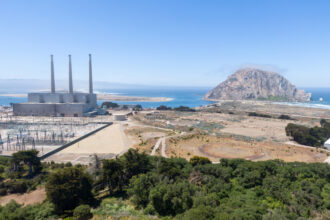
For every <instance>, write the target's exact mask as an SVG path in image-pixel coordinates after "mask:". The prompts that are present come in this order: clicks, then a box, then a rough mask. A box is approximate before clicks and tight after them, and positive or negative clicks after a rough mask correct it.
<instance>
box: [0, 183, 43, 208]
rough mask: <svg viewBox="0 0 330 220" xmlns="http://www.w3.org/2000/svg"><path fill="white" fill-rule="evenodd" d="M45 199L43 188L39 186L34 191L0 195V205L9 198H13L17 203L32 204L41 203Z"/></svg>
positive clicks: (7, 201)
mask: <svg viewBox="0 0 330 220" xmlns="http://www.w3.org/2000/svg"><path fill="white" fill-rule="evenodd" d="M45 199H46V191H45V188H44V187H42V188H39V189H36V190H34V191H31V192H28V193H23V194H10V195H6V196H2V197H0V205H2V206H4V205H6V204H7V203H9V202H10V201H11V200H15V201H16V202H17V203H19V204H24V206H26V205H32V204H36V203H42V202H43V201H44V200H45Z"/></svg>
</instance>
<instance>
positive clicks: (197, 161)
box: [189, 156, 211, 166]
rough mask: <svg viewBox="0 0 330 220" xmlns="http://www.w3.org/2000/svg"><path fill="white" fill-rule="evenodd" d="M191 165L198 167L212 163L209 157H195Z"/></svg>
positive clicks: (191, 159) (191, 160)
mask: <svg viewBox="0 0 330 220" xmlns="http://www.w3.org/2000/svg"><path fill="white" fill-rule="evenodd" d="M189 163H190V164H191V165H193V166H197V165H205V164H210V163H211V161H210V159H209V158H207V157H199V156H193V157H192V158H190V161H189Z"/></svg>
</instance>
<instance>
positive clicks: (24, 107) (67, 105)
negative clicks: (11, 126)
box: [13, 54, 98, 117]
mask: <svg viewBox="0 0 330 220" xmlns="http://www.w3.org/2000/svg"><path fill="white" fill-rule="evenodd" d="M50 72H51V83H50V86H51V88H50V92H38V93H28V102H27V103H15V104H13V113H14V115H17V116H61V117H64V116H73V117H81V116H85V115H88V112H91V111H94V110H95V109H97V107H98V106H97V103H96V94H94V93H93V77H92V57H91V54H89V93H81V92H74V91H73V83H72V66H71V55H69V90H68V92H56V91H55V76H54V75H55V74H54V62H53V55H51V63H50Z"/></svg>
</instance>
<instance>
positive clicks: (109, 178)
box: [101, 159, 124, 193]
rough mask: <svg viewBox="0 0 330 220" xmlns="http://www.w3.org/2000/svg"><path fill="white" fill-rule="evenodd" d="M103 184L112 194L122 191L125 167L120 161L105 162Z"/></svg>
mask: <svg viewBox="0 0 330 220" xmlns="http://www.w3.org/2000/svg"><path fill="white" fill-rule="evenodd" d="M101 172H102V183H103V184H104V186H107V187H108V188H109V192H110V193H114V192H115V191H116V190H119V191H122V186H123V175H124V174H123V165H122V163H121V161H120V160H117V159H111V160H103V167H102V171H101Z"/></svg>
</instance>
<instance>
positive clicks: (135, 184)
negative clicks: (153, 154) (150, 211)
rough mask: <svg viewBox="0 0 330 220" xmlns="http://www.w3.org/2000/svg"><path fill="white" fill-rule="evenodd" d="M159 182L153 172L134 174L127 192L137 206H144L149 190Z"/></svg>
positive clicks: (145, 205)
mask: <svg viewBox="0 0 330 220" xmlns="http://www.w3.org/2000/svg"><path fill="white" fill-rule="evenodd" d="M158 182H159V177H158V176H157V175H156V174H154V173H148V174H140V175H138V176H134V177H133V178H132V179H131V181H130V187H129V189H128V194H129V195H130V196H131V199H132V202H133V203H134V205H136V207H138V208H145V207H147V205H148V203H149V193H150V190H151V189H152V188H153V187H155V186H156V184H157V183H158Z"/></svg>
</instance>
